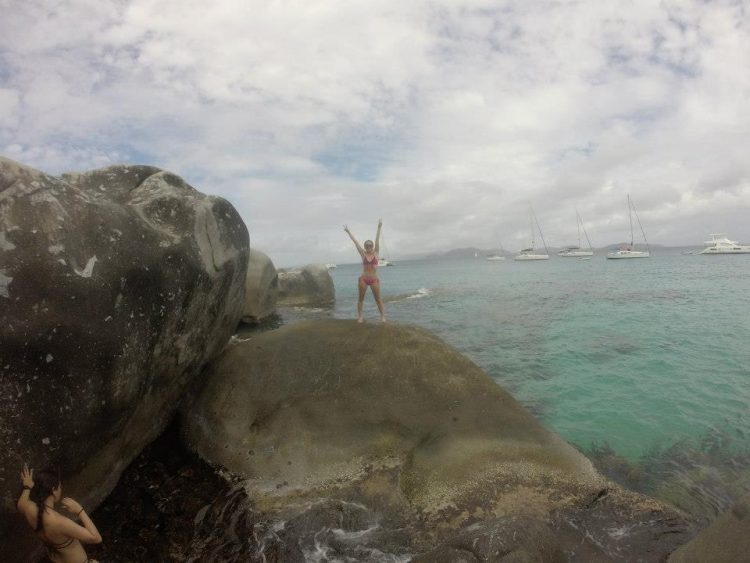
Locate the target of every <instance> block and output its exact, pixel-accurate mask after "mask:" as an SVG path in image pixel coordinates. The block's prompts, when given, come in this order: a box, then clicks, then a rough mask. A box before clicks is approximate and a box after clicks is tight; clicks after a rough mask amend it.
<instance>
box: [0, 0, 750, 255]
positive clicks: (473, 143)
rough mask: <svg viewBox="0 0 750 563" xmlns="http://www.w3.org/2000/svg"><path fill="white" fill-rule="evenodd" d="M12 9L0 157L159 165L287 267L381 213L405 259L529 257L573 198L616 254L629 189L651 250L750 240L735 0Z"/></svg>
mask: <svg viewBox="0 0 750 563" xmlns="http://www.w3.org/2000/svg"><path fill="white" fill-rule="evenodd" d="M5 3H7V4H8V5H7V6H3V8H2V12H3V19H2V21H0V151H2V153H3V154H5V155H7V156H9V157H11V158H15V159H17V160H20V161H22V162H25V163H27V164H30V165H33V166H36V167H39V168H42V169H45V170H48V171H50V172H60V171H64V170H68V169H77V168H86V167H94V166H102V165H106V164H108V163H110V162H116V161H121V160H126V161H130V162H147V163H150V164H155V165H158V166H162V167H164V168H168V169H170V170H173V171H175V172H177V173H178V174H181V175H183V176H185V177H186V178H187V179H188V180H189V181H191V182H192V183H194V184H195V185H196V187H198V188H200V189H203V190H204V191H208V192H211V193H218V194H221V195H223V196H225V197H227V198H228V199H229V200H230V201H232V202H233V203H234V204H235V205H236V207H237V208H238V209H239V210H240V212H241V213H242V214H243V217H244V218H245V220H246V221H247V223H248V227H249V229H250V231H251V235H252V241H253V244H254V245H257V246H258V247H259V248H261V249H264V250H266V251H267V252H268V253H269V254H270V255H271V256H272V258H275V259H276V260H277V261H280V262H282V263H288V262H296V261H307V260H322V261H342V260H344V259H345V258H346V256H348V253H350V252H351V249H350V248H349V247H348V244H349V243H348V241H347V240H346V238H344V237H343V235H342V232H341V225H342V224H343V223H347V222H348V223H350V224H351V225H352V227H353V228H354V229H355V231H356V230H361V231H362V232H363V233H364V232H365V229H369V230H373V228H374V227H373V226H374V224H375V222H376V220H377V218H378V217H379V216H382V217H384V219H385V221H386V228H387V229H388V230H387V231H386V232H387V233H388V237H389V238H388V240H389V247H390V250H391V252H392V253H398V252H402V253H412V252H419V251H427V250H433V249H441V248H442V249H444V248H449V247H452V246H459V245H463V244H475V245H482V246H492V245H495V244H496V243H497V241H498V240H503V241H504V244H505V246H506V247H507V248H515V247H517V246H519V245H520V244H523V242H524V239H525V237H526V236H527V235H526V234H525V233H526V230H527V227H526V223H527V219H526V217H525V209H526V208H527V205H528V202H529V201H533V202H534V205H535V208H536V210H537V213H538V215H539V220H540V222H541V223H542V226H543V227H544V228H545V234H546V235H547V238H548V242H552V243H559V244H563V243H566V242H569V241H570V240H571V239H572V237H574V236H575V220H574V208H575V207H577V208H578V209H580V211H581V213H582V214H583V216H584V219H585V220H586V222H587V225H588V227H589V230H590V234H591V236H592V239H594V241H595V243H597V244H606V243H609V242H611V241H615V240H620V239H622V238H623V232H622V231H623V230H622V221H623V218H624V212H625V209H624V208H625V205H624V195H625V193H627V192H629V193H631V194H632V195H633V198H634V200H635V202H636V204H637V205H638V208H639V212H640V214H641V217H642V219H643V221H644V223H645V224H646V228H647V231H648V232H649V234H650V238H651V239H652V240H654V241H655V242H663V243H672V244H674V243H690V242H700V240H702V239H703V238H704V236H705V234H706V232H705V231H706V229H707V228H708V225H709V224H710V225H711V226H710V229H711V230H715V229H719V230H726V231H729V232H730V233H732V235H733V236H734V237H736V238H744V240H747V241H750V230H749V229H748V226H747V225H748V224H749V223H748V222H747V220H746V213H743V212H746V211H747V209H748V207H749V206H750V196H749V191H750V190H749V189H748V184H749V183H750V162H748V159H747V158H746V156H745V153H746V147H747V146H748V140H750V109H749V108H748V104H747V99H749V98H750V73H748V72H747V69H748V68H750V33H749V32H750V29H749V27H750V15H748V13H747V11H746V10H744V9H743V7H742V4H741V3H736V2H730V1H725V2H713V3H705V2H699V1H697V0H695V1H685V2H670V1H667V2H661V3H655V2H651V1H647V0H641V1H635V2H630V3H627V4H624V3H621V2H617V1H615V0H610V1H594V0H591V1H584V2H572V1H571V2H552V1H549V2H533V3H531V2H521V1H520V0H519V1H506V2H502V3H498V2H490V1H481V0H471V1H470V0H462V1H451V2H448V1H442V2H441V1H427V0H416V1H414V2H402V1H400V0H383V1H381V2H368V1H364V0H356V1H355V0H347V1H344V0H340V1H330V0H328V1H322V0H321V1H315V0H306V1H301V0H300V1H279V2H271V3H260V2H246V1H244V0H220V1H217V2H213V3H211V4H210V6H209V5H207V4H206V3H205V2H197V1H186V0H180V1H177V0H159V1H156V0H132V1H119V0H117V1H115V0H112V1H94V0H70V1H69V2H67V3H66V6H65V9H58V10H51V9H49V3H47V2H43V1H41V0H38V1H34V0H28V1H26V2H12V3H11V2H7V0H6V2H5ZM2 4H3V2H2V0H0V5H2ZM362 236H364V234H363V235H362ZM367 236H372V235H367Z"/></svg>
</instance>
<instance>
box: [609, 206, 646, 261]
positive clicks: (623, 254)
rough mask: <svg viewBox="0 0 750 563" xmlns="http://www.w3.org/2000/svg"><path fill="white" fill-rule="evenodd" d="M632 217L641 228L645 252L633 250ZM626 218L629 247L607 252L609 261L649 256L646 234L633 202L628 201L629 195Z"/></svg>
mask: <svg viewBox="0 0 750 563" xmlns="http://www.w3.org/2000/svg"><path fill="white" fill-rule="evenodd" d="M633 215H635V218H636V220H637V221H638V226H639V227H640V228H641V234H642V235H643V242H644V243H645V244H646V250H635V244H634V242H633ZM628 218H629V219H630V245H629V246H624V247H623V248H620V249H619V250H615V251H614V252H609V253H608V254H607V258H609V259H620V258H648V257H649V256H651V251H650V249H649V247H648V241H647V240H646V232H645V231H644V230H643V225H641V220H640V218H639V217H638V212H637V211H636V210H635V206H634V205H633V202H632V201H631V200H630V194H628Z"/></svg>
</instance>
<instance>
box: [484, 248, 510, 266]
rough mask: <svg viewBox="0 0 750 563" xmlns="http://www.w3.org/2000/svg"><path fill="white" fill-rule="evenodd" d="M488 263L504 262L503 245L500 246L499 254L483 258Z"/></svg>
mask: <svg viewBox="0 0 750 563" xmlns="http://www.w3.org/2000/svg"><path fill="white" fill-rule="evenodd" d="M484 259H485V260H487V261H488V262H504V261H505V251H504V250H503V245H502V244H501V245H500V252H497V253H495V254H490V255H489V256H485V258H484Z"/></svg>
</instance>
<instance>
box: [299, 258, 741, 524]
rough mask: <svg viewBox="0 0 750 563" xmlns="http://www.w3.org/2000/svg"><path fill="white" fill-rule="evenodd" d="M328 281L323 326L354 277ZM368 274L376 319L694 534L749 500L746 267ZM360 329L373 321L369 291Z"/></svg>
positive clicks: (423, 266) (707, 262)
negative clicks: (493, 389) (493, 392)
mask: <svg viewBox="0 0 750 563" xmlns="http://www.w3.org/2000/svg"><path fill="white" fill-rule="evenodd" d="M330 272H331V275H332V277H333V280H334V284H335V287H336V306H335V310H334V311H333V313H332V314H333V315H334V316H335V317H338V318H354V317H356V303H357V278H358V276H359V275H360V273H361V265H359V264H351V265H339V266H338V267H336V268H333V269H331V270H330ZM379 275H380V279H381V291H382V294H383V297H384V300H385V302H386V304H385V307H386V316H387V319H388V321H389V322H397V323H410V324H415V325H418V326H421V327H424V328H426V329H428V330H430V331H432V332H433V333H435V334H437V335H438V336H439V337H440V338H441V339H443V340H444V341H445V342H446V343H448V344H449V345H451V346H453V347H454V348H455V349H457V350H458V351H459V352H461V353H463V354H464V355H466V356H468V357H469V358H470V359H471V360H472V361H474V362H475V363H476V364H477V365H479V366H480V367H481V368H483V369H484V370H485V371H486V372H487V374H488V375H489V376H490V377H491V378H492V379H493V380H494V381H495V382H497V384H498V385H500V386H501V387H503V388H504V389H506V390H507V391H509V392H510V393H511V394H513V395H514V396H515V398H516V399H517V400H518V401H519V402H520V403H521V404H523V405H524V406H525V407H526V408H528V409H529V410H530V411H531V412H532V413H534V414H535V415H536V416H537V417H538V418H539V419H540V420H541V421H542V422H543V423H544V425H545V426H546V427H547V428H549V429H551V430H552V431H554V432H556V433H557V434H558V435H560V436H561V437H562V438H564V439H565V440H567V441H568V442H570V443H571V444H573V445H575V446H576V447H577V448H579V449H580V450H581V451H583V452H584V453H585V454H586V455H588V456H589V457H590V458H591V459H592V460H593V461H594V463H595V464H596V465H597V467H598V468H599V469H600V470H601V471H602V472H603V473H605V474H606V475H607V476H609V477H610V478H612V479H613V480H615V481H617V482H619V483H621V484H622V485H624V486H626V487H628V488H631V489H634V490H637V491H640V492H644V493H646V494H649V495H652V496H655V497H656V498H660V499H662V500H665V501H667V502H670V503H672V504H674V505H676V506H678V507H680V508H682V509H683V510H685V511H687V512H689V513H691V514H692V515H693V516H694V517H696V518H697V519H699V520H702V521H705V522H708V521H710V520H712V519H713V518H715V517H716V515H717V514H719V513H720V512H722V511H723V510H726V509H727V508H728V507H730V506H731V504H732V502H733V501H734V500H735V499H737V498H739V497H740V496H741V495H743V494H745V493H747V492H748V491H750V255H737V256H702V255H686V254H683V253H682V252H681V249H668V248H662V249H657V250H653V251H652V256H651V257H650V258H643V259H632V260H607V259H605V257H604V255H603V254H601V255H595V256H593V257H592V258H591V259H588V260H580V259H576V258H561V257H557V256H554V255H553V256H552V257H551V259H550V260H548V261H534V262H515V261H513V260H512V258H508V259H506V260H505V261H502V262H493V261H487V260H486V259H484V256H481V255H480V256H478V257H470V258H461V259H441V258H434V259H420V260H405V261H397V262H396V263H395V264H394V265H393V266H392V267H381V268H380V269H379ZM319 314H321V315H324V314H329V315H330V314H331V313H324V312H320V313H319ZM307 315H309V313H305V316H307ZM291 316H292V317H293V316H294V314H293V313H292V314H291ZM365 318H366V322H370V323H376V322H379V320H378V319H379V315H378V312H377V309H376V307H375V303H374V300H373V298H372V295H371V294H370V292H369V291H368V294H367V298H366V301H365ZM293 320H294V319H292V318H289V317H288V318H287V319H286V321H287V322H289V321H293Z"/></svg>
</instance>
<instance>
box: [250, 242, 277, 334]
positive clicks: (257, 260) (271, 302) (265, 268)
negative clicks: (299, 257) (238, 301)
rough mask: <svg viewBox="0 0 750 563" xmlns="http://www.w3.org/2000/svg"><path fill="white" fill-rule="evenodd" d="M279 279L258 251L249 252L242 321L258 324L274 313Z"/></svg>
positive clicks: (274, 270)
mask: <svg viewBox="0 0 750 563" xmlns="http://www.w3.org/2000/svg"><path fill="white" fill-rule="evenodd" d="M278 295H279V277H278V274H277V273H276V267H275V266H274V265H273V262H271V259H270V258H269V257H268V256H266V255H265V254H263V253H262V252H261V251H259V250H254V249H251V250H250V259H249V262H248V265H247V279H246V281H245V306H244V308H243V310H242V321H243V322H245V323H248V324H258V323H260V322H262V321H263V320H264V319H267V318H268V317H270V316H271V315H272V314H273V313H274V312H275V311H276V300H277V299H278Z"/></svg>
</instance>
